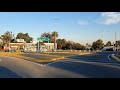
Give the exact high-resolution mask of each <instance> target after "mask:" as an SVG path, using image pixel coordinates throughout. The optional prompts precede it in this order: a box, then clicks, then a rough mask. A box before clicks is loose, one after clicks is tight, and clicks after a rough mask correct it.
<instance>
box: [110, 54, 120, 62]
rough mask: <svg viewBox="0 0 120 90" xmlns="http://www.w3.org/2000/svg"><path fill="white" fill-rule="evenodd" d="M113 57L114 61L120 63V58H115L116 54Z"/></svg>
mask: <svg viewBox="0 0 120 90" xmlns="http://www.w3.org/2000/svg"><path fill="white" fill-rule="evenodd" d="M111 57H112V58H113V59H114V60H116V61H118V62H120V59H119V58H117V57H116V56H115V54H112V55H111Z"/></svg>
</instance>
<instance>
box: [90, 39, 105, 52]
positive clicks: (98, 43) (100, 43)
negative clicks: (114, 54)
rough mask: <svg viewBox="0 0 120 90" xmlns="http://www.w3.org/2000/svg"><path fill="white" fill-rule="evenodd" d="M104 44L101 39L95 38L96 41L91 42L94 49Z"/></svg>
mask: <svg viewBox="0 0 120 90" xmlns="http://www.w3.org/2000/svg"><path fill="white" fill-rule="evenodd" d="M103 46H104V44H103V41H102V40H101V39H99V40H97V41H96V42H93V44H92V49H94V50H100V49H102V48H103Z"/></svg>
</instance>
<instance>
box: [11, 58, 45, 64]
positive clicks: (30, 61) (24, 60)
mask: <svg viewBox="0 0 120 90" xmlns="http://www.w3.org/2000/svg"><path fill="white" fill-rule="evenodd" d="M10 58H14V59H20V58H15V57H10ZM21 60H24V59H21ZM24 61H26V62H29V63H32V64H36V65H39V66H45V65H43V64H39V63H36V62H32V61H28V60H24Z"/></svg>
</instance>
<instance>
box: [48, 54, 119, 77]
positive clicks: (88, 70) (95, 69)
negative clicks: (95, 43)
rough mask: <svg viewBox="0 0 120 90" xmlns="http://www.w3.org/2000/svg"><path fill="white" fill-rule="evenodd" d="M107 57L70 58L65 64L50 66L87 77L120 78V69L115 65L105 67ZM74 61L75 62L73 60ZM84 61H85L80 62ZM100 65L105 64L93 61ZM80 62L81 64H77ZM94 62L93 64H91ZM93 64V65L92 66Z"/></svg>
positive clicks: (59, 63)
mask: <svg viewBox="0 0 120 90" xmlns="http://www.w3.org/2000/svg"><path fill="white" fill-rule="evenodd" d="M105 57H106V55H102V57H101V55H100V56H99V55H97V56H96V55H95V56H87V57H86V56H81V58H80V57H78V56H73V57H70V58H69V59H71V60H70V61H69V60H68V61H63V62H57V63H53V64H51V65H49V66H51V67H54V68H59V69H62V70H67V71H70V72H74V73H77V74H80V75H83V76H86V77H92V78H120V67H115V66H114V65H109V66H108V65H105V62H107V61H105V59H104V58H105ZM87 58H88V59H87ZM72 59H73V60H72ZM80 59H83V60H80ZM92 60H93V61H94V62H96V61H95V60H97V63H98V64H99V63H100V62H104V65H103V64H99V65H98V64H97V65H96V64H94V63H92V62H93V61H92ZM76 61H80V62H76ZM91 61H92V62H91ZM89 62H90V63H89ZM91 63H92V64H91Z"/></svg>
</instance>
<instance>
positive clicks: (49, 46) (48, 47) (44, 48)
mask: <svg viewBox="0 0 120 90" xmlns="http://www.w3.org/2000/svg"><path fill="white" fill-rule="evenodd" d="M37 48H38V46H37ZM56 48H57V43H56ZM37 50H40V51H41V52H45V51H53V50H54V43H44V45H40V47H39V48H38V49H37Z"/></svg>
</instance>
